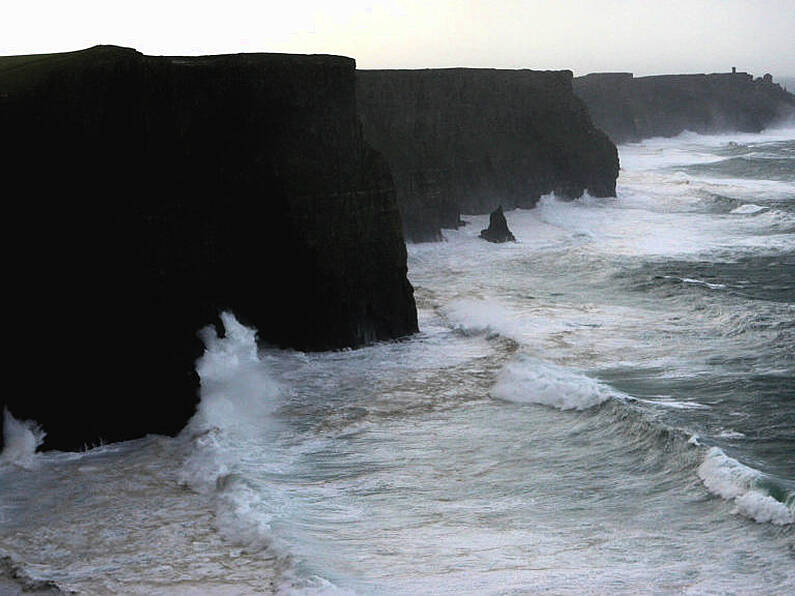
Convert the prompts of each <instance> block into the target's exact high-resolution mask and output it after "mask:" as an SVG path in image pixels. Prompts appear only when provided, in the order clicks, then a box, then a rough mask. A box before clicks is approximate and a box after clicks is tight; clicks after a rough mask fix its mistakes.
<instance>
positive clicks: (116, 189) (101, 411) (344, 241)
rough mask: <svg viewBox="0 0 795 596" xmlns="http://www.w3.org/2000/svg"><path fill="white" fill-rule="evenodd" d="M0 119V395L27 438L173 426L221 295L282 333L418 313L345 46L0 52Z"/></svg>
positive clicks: (378, 322)
mask: <svg viewBox="0 0 795 596" xmlns="http://www.w3.org/2000/svg"><path fill="white" fill-rule="evenodd" d="M0 130H2V139H1V143H2V148H3V155H2V157H3V160H2V162H0V168H2V172H3V176H2V184H3V191H4V199H5V205H4V206H5V213H4V216H5V221H6V222H7V224H8V225H13V227H14V230H15V231H16V233H17V236H16V237H14V238H13V240H12V239H11V236H10V235H8V234H7V235H6V255H7V257H9V256H10V255H14V257H13V259H9V260H10V264H9V266H8V268H7V270H6V288H9V289H10V288H14V291H13V293H11V294H12V295H11V298H12V303H11V305H10V307H9V310H8V312H10V313H14V314H13V316H12V319H13V320H12V326H11V329H10V331H11V337H13V338H14V342H15V345H14V351H15V353H16V354H18V355H19V356H20V358H19V360H20V368H18V369H17V374H18V375H19V377H20V378H21V379H26V380H27V381H28V383H27V385H26V390H25V391H24V392H20V393H18V394H12V395H9V394H8V392H5V393H4V396H3V397H2V398H0V410H2V406H3V405H4V404H3V403H2V402H6V403H7V404H8V406H9V408H10V409H11V411H12V412H13V414H14V415H15V416H16V417H18V418H24V419H35V420H37V421H38V422H40V423H41V424H42V425H43V426H44V428H45V430H46V431H47V433H48V434H47V439H46V443H45V447H50V448H59V449H75V448H80V447H82V446H83V445H85V444H88V445H92V444H96V443H98V442H100V441H106V442H110V441H118V440H123V439H130V438H133V437H138V436H141V435H143V434H145V433H165V434H173V433H175V432H178V431H179V430H180V429H181V427H182V426H183V424H184V422H185V421H186V420H187V419H188V418H189V417H190V416H191V414H192V413H193V411H194V407H195V403H196V400H197V398H196V390H197V378H196V374H195V371H194V362H195V360H196V358H197V357H198V356H200V355H201V353H202V349H203V348H202V345H201V342H200V341H199V339H198V338H197V336H196V332H197V330H198V329H200V328H201V327H203V326H205V325H206V324H208V323H211V322H213V321H214V320H216V317H217V315H218V312H219V311H220V310H222V309H229V310H231V311H233V312H234V313H235V314H236V315H237V316H238V318H239V319H240V320H241V321H242V322H244V323H247V324H249V325H252V326H254V327H256V328H257V329H258V330H259V337H260V338H261V339H263V340H265V341H267V342H270V343H272V344H276V345H278V346H289V347H293V348H298V349H301V350H326V349H335V348H343V347H349V346H361V345H363V344H366V343H368V342H372V341H376V340H385V339H390V338H396V337H400V336H404V335H407V334H410V333H413V332H415V331H416V330H417V318H416V309H415V306H414V298H413V289H412V287H411V285H410V284H409V282H408V280H407V277H406V273H407V268H406V249H405V245H404V241H403V237H402V233H401V224H400V215H399V212H398V209H397V204H396V202H395V193H394V189H393V183H392V178H391V175H390V172H389V169H388V166H387V164H386V162H385V161H384V159H383V158H382V157H381V156H380V155H379V154H378V153H376V152H375V151H374V150H373V149H372V148H370V146H368V145H367V144H366V143H365V142H364V140H363V138H362V133H361V126H360V124H359V121H358V117H357V113H356V102H355V63H354V61H353V60H351V59H350V58H343V57H338V56H294V55H286V54H281V55H280V54H239V55H229V56H205V57H190V58H177V57H151V56H143V55H142V54H140V53H138V52H136V51H134V50H131V49H125V48H118V47H108V46H102V47H96V48H91V49H89V50H84V51H80V52H72V53H66V54H51V55H41V56H15V57H5V58H0ZM22 363H24V364H26V365H27V369H24V368H22V367H21V364H22Z"/></svg>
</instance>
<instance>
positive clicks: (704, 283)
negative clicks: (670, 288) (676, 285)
mask: <svg viewBox="0 0 795 596" xmlns="http://www.w3.org/2000/svg"><path fill="white" fill-rule="evenodd" d="M665 277H666V278H667V279H678V280H679V281H681V282H682V283H685V284H693V285H696V286H704V287H706V288H709V289H711V290H721V289H723V288H725V287H726V284H713V283H710V282H708V281H704V280H703V279H693V278H691V277H675V276H673V275H666V276H665Z"/></svg>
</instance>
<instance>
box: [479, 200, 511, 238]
mask: <svg viewBox="0 0 795 596" xmlns="http://www.w3.org/2000/svg"><path fill="white" fill-rule="evenodd" d="M480 237H481V238H483V239H484V240H488V241H489V242H516V238H515V237H514V235H513V234H512V233H511V231H510V230H509V229H508V222H507V221H506V219H505V214H504V213H503V212H502V205H500V206H499V207H497V208H496V209H495V210H494V211H492V212H491V215H490V216H489V227H488V228H486V229H485V230H481V231H480Z"/></svg>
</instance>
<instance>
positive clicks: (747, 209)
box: [731, 203, 767, 215]
mask: <svg viewBox="0 0 795 596" xmlns="http://www.w3.org/2000/svg"><path fill="white" fill-rule="evenodd" d="M764 209H767V207H765V206H763V205H754V204H753V203H746V204H745V205H740V206H739V207H737V208H736V209H732V210H731V213H734V214H735V215H751V214H752V213H759V212H760V211H763V210H764Z"/></svg>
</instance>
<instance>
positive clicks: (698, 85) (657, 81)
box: [574, 72, 795, 143]
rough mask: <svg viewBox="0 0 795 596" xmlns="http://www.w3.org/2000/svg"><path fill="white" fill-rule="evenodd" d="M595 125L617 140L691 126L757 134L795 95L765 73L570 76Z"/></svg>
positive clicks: (786, 110) (793, 103)
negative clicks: (756, 75) (761, 75)
mask: <svg viewBox="0 0 795 596" xmlns="http://www.w3.org/2000/svg"><path fill="white" fill-rule="evenodd" d="M574 91H575V93H576V94H577V95H578V96H580V97H581V98H582V100H583V101H584V102H585V103H586V105H587V106H588V110H589V111H590V112H591V117H592V118H593V121H594V123H595V124H596V125H597V126H598V127H599V128H601V129H602V130H604V131H605V132H606V133H607V134H608V135H609V136H610V138H611V139H612V140H613V141H614V142H616V143H626V142H632V141H638V140H640V139H645V138H649V137H659V136H662V137H672V136H676V135H678V134H679V133H681V132H683V131H685V130H690V131H693V132H698V133H716V132H724V131H741V132H759V131H760V130H762V129H763V128H765V127H767V126H769V125H771V124H773V123H775V122H776V121H777V120H779V119H781V118H785V117H787V116H788V115H791V114H792V113H793V107H795V96H793V95H791V94H790V93H787V92H786V91H785V90H784V89H782V88H781V87H780V86H779V85H777V84H775V83H774V82H773V81H772V79H771V78H770V77H769V75H766V76H765V77H763V78H759V79H756V80H754V78H753V77H752V76H751V75H749V74H747V73H739V72H738V73H725V74H709V75H704V74H697V75H665V76H653V77H638V78H635V77H634V76H633V75H632V74H631V73H597V74H589V75H587V76H584V77H578V78H576V79H574Z"/></svg>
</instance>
